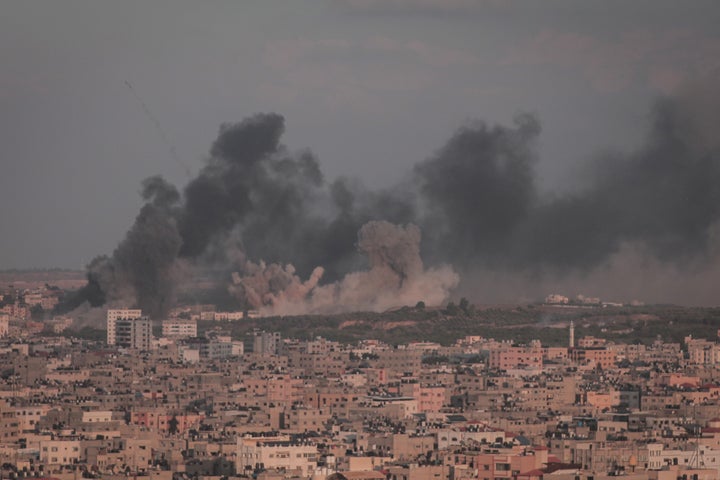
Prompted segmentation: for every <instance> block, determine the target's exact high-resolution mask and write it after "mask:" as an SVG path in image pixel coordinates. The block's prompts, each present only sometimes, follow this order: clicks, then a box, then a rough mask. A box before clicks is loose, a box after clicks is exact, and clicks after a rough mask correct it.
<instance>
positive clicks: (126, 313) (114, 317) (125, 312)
mask: <svg viewBox="0 0 720 480" xmlns="http://www.w3.org/2000/svg"><path fill="white" fill-rule="evenodd" d="M140 317H142V310H138V309H126V308H122V309H112V310H108V312H107V344H108V345H115V344H116V343H115V342H116V337H115V332H116V323H117V321H118V319H120V318H124V319H133V318H140Z"/></svg>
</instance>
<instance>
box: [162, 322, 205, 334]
mask: <svg viewBox="0 0 720 480" xmlns="http://www.w3.org/2000/svg"><path fill="white" fill-rule="evenodd" d="M162 334H163V337H176V338H178V337H180V338H182V337H197V320H187V319H182V318H172V319H169V320H163V322H162Z"/></svg>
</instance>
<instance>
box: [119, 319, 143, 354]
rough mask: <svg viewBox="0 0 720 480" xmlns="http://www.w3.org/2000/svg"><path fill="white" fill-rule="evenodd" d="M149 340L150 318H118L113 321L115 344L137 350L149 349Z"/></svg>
mask: <svg viewBox="0 0 720 480" xmlns="http://www.w3.org/2000/svg"><path fill="white" fill-rule="evenodd" d="M151 340H152V327H151V322H150V318H148V317H140V318H118V319H117V320H116V321H115V345H117V346H119V347H124V348H133V349H137V350H150V341H151Z"/></svg>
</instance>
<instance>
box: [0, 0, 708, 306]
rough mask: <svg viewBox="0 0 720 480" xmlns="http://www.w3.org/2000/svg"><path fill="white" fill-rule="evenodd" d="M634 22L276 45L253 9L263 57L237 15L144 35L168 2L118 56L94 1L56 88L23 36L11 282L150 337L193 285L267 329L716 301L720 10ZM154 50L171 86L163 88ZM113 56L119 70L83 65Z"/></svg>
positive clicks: (5, 263) (438, 13) (151, 11)
mask: <svg viewBox="0 0 720 480" xmlns="http://www.w3.org/2000/svg"><path fill="white" fill-rule="evenodd" d="M319 3H323V2H319ZM639 3H642V2H639ZM638 5H639V4H636V5H633V6H627V7H626V8H627V11H624V12H622V13H623V14H624V16H625V17H626V18H627V19H628V20H627V21H616V19H617V16H618V14H619V13H620V12H619V10H620V9H621V7H620V5H619V4H618V5H614V6H613V8H612V9H611V10H613V9H614V12H613V13H614V15H613V16H612V17H610V16H609V17H603V16H602V15H600V16H595V17H594V16H593V12H594V11H595V10H596V9H597V8H600V7H599V3H598V4H597V5H596V6H595V7H592V6H590V7H588V8H586V9H584V10H582V11H579V10H578V9H577V8H576V7H574V6H573V4H572V3H571V2H558V3H557V4H556V5H554V7H553V8H554V11H555V13H557V14H558V15H556V16H552V15H548V12H546V11H544V10H540V9H538V7H526V9H529V10H532V11H533V12H534V13H535V14H536V18H537V24H536V25H526V24H523V23H522V22H521V20H520V17H521V15H522V14H523V13H527V11H523V9H522V8H520V7H519V6H518V4H512V3H510V4H508V5H502V4H497V3H495V2H450V3H447V4H446V3H441V2H404V1H400V2H389V3H388V4H387V5H383V4H382V3H380V2H354V1H353V2H344V1H342V2H328V4H327V5H325V7H326V8H325V9H324V10H323V11H322V16H324V17H326V20H327V23H316V22H317V20H313V19H311V18H310V17H309V16H307V14H306V13H299V14H298V18H297V21H296V23H293V24H291V25H287V26H285V25H282V23H273V20H272V18H273V17H272V15H271V13H270V12H269V10H267V11H266V10H264V9H263V8H262V7H260V6H258V5H254V6H252V7H249V8H248V9H247V10H246V11H245V12H243V13H245V14H246V18H243V19H242V20H238V21H241V22H248V21H250V20H247V18H250V19H254V20H256V21H257V22H258V25H269V24H271V23H272V24H273V27H274V28H275V29H276V31H278V32H282V31H283V27H287V30H288V32H289V33H283V34H280V33H278V38H272V39H270V38H269V37H266V36H264V31H262V29H261V28H259V27H258V26H257V25H256V26H252V27H250V26H249V27H248V29H247V30H246V31H244V32H243V33H238V32H237V31H236V29H234V28H233V25H232V24H231V23H224V22H227V21H228V20H227V18H229V17H231V16H232V14H233V13H234V10H233V9H232V8H229V7H227V6H225V7H223V9H221V10H224V12H223V13H224V14H225V15H221V14H220V13H218V12H208V11H201V10H194V9H191V10H190V12H189V15H188V17H187V18H184V19H182V20H180V19H175V18H170V19H167V18H163V19H162V20H160V21H159V28H158V29H157V31H156V32H153V33H150V32H151V29H150V25H151V24H152V21H153V19H158V18H161V17H160V12H159V11H158V10H156V7H151V6H140V5H136V6H135V7H133V8H130V7H128V9H127V10H126V9H123V8H122V7H119V6H114V7H113V9H117V12H115V13H116V14H118V15H120V16H127V17H128V18H131V20H129V22H130V24H131V25H134V26H135V28H137V30H138V35H137V36H136V37H134V38H129V37H127V36H126V34H125V33H122V32H120V31H116V30H114V28H113V27H112V26H109V27H108V28H109V29H108V30H107V31H106V32H103V30H102V28H100V26H102V25H109V18H108V17H106V15H107V14H108V12H107V11H101V10H100V9H95V8H93V7H92V6H89V5H88V6H87V7H88V8H87V9H86V10H85V11H83V13H82V14H80V15H79V16H78V17H77V20H76V21H77V22H78V26H79V28H78V29H74V31H78V32H80V33H77V34H76V33H70V32H69V31H62V32H60V33H59V39H60V40H59V46H60V47H59V48H61V49H71V48H72V46H73V45H77V44H78V42H80V43H81V45H82V46H81V47H79V48H78V49H77V52H80V53H74V54H73V55H70V56H69V57H68V58H69V59H68V61H67V63H64V64H63V63H59V62H60V61H59V60H58V59H56V58H53V59H51V60H49V61H48V62H46V63H45V64H44V65H45V67H44V69H43V68H41V67H39V66H38V64H37V63H33V62H31V61H28V60H27V59H28V58H30V59H38V58H43V55H44V54H43V52H44V51H45V50H44V49H45V48H46V46H44V45H45V44H44V43H43V42H46V41H47V40H48V39H49V38H51V35H50V33H51V32H49V31H48V32H45V33H42V34H40V36H39V37H38V38H37V39H36V40H37V42H33V41H30V39H29V38H28V36H27V32H26V31H25V30H23V29H22V28H21V27H17V26H15V27H13V28H10V29H9V30H7V31H6V32H5V33H4V35H5V36H6V37H7V38H6V40H7V41H8V42H9V41H13V42H14V43H16V44H17V43H18V42H20V45H21V48H19V49H18V50H14V51H12V52H11V51H6V52H4V53H3V57H2V58H3V60H4V61H5V64H7V65H12V66H14V67H15V68H10V69H8V72H10V73H4V74H3V75H2V77H0V81H2V83H3V85H4V86H5V87H6V88H4V90H3V91H4V92H5V93H4V94H3V95H2V97H0V99H1V100H2V102H3V103H4V105H5V106H6V107H7V108H6V109H4V110H5V111H6V112H8V113H6V114H3V115H2V117H1V118H0V120H1V121H2V122H3V123H2V124H3V125H5V127H6V128H4V133H2V134H0V135H1V136H0V140H2V141H0V144H1V145H3V146H2V147H0V148H2V151H1V153H2V155H3V158H4V159H5V160H4V161H5V162H7V163H6V164H7V167H8V168H7V171H8V172H9V173H8V174H7V175H3V183H2V188H0V191H2V192H3V193H2V195H3V197H2V200H3V203H5V204H13V209H12V212H10V213H9V214H8V215H9V216H8V218H7V222H8V224H9V225H10V224H12V225H14V226H15V227H14V228H12V229H4V231H7V232H8V233H7V234H6V235H4V236H3V237H4V238H3V240H2V243H1V244H0V246H1V247H2V248H1V250H2V256H1V257H0V267H7V268H17V267H39V266H48V267H50V266H64V267H66V266H73V267H75V268H78V267H80V264H83V265H84V264H87V265H88V278H89V284H88V286H87V287H86V288H84V289H83V290H82V291H81V292H79V293H78V295H77V296H76V297H74V298H73V299H72V302H74V304H73V305H72V306H79V305H81V304H82V303H83V302H88V304H89V305H92V306H101V305H130V304H133V305H137V306H139V307H141V308H142V309H143V310H144V311H147V312H148V313H149V314H150V315H151V316H153V317H156V318H160V317H162V316H163V315H164V314H165V313H166V312H167V311H168V309H169V308H171V307H172V306H173V305H174V304H175V302H176V299H177V296H178V292H179V291H180V290H181V289H182V286H183V285H184V284H185V283H187V282H188V281H189V279H191V278H194V277H196V276H198V275H201V274H202V275H209V276H211V277H212V278H213V279H214V280H215V281H216V282H217V283H218V284H219V285H222V288H224V289H226V290H227V292H228V293H229V294H230V295H231V296H232V297H233V298H234V299H236V301H237V302H238V304H239V305H241V306H243V307H246V308H253V309H260V310H265V311H266V312H268V313H278V314H293V313H305V312H319V313H329V312H335V311H345V310H362V309H369V310H380V311H381V310H386V309H388V308H393V307H397V306H402V305H414V304H415V303H416V302H419V301H424V302H426V303H428V304H442V303H444V302H447V301H448V300H450V299H453V298H459V297H460V296H465V297H467V298H470V299H471V300H472V301H476V302H485V303H498V302H517V301H528V300H536V299H538V298H541V297H544V296H545V295H546V294H548V293H551V292H555V291H559V292H563V293H565V294H569V295H576V294H580V293H582V294H586V295H591V296H601V297H603V298H609V299H613V300H618V301H625V302H628V301H631V300H633V299H638V300H642V301H646V302H674V303H683V304H703V305H715V304H716V303H717V302H716V300H715V298H716V292H715V289H714V287H713V285H714V284H715V283H716V282H717V280H718V278H719V277H720V263H719V260H720V257H719V256H718V241H719V239H718V230H717V229H718V220H720V202H719V201H720V141H718V138H720V137H718V132H719V131H720V114H718V112H720V95H719V94H718V91H717V87H716V85H717V80H718V76H719V75H718V68H720V65H718V60H717V58H720V57H718V56H717V52H718V51H719V50H718V49H720V38H719V37H718V36H717V33H716V32H715V29H714V28H713V25H715V24H714V23H713V21H712V19H713V18H714V17H717V16H718V15H717V14H718V12H717V10H718V9H717V8H710V7H708V8H707V9H706V10H707V12H706V15H703V16H702V18H699V17H698V16H697V15H696V14H693V13H692V12H689V11H687V10H686V9H684V8H683V7H681V6H680V4H679V3H675V2H668V3H667V5H668V6H669V8H668V12H671V13H667V14H661V13H660V12H657V13H656V14H654V15H653V16H650V17H649V18H645V17H644V16H643V15H642V13H643V12H644V11H645V10H644V9H643V8H641V7H640V6H638ZM51 8H56V7H51ZM290 8H297V7H290ZM658 10H660V9H658ZM548 11H553V9H548ZM137 12H142V13H143V14H144V16H141V17H140V18H139V19H138V18H137V17H134V16H133V15H134V14H135V13H137ZM708 12H709V13H710V14H707V13H708ZM56 13H57V14H58V15H60V16H62V15H67V12H64V11H59V12H56ZM595 13H597V12H595ZM11 14H12V15H14V17H15V18H17V19H28V20H29V19H35V18H39V17H38V15H39V14H38V12H36V11H34V10H33V9H29V8H26V7H24V6H23V5H22V4H21V3H16V4H12V9H11ZM170 15H171V16H172V15H174V14H173V13H172V12H171V13H170ZM223 16H224V17H226V18H222V17H223ZM640 18H642V21H641V20H639V19H640ZM210 19H212V20H213V21H216V22H217V23H215V25H216V28H214V29H212V30H205V29H204V28H203V27H202V25H205V24H206V23H204V22H207V21H208V20H210ZM593 19H594V20H593ZM633 19H635V20H637V22H640V21H641V22H642V23H641V24H634V23H633V21H632V20H633ZM423 22H427V23H428V24H429V25H430V27H429V28H428V29H427V30H418V29H417V26H418V24H421V23H423ZM495 22H501V23H502V22H505V23H506V25H507V29H506V31H500V30H499V29H497V28H496V27H494V26H493V25H496V23H495ZM671 23H676V24H677V25H676V26H675V27H674V28H673V29H668V28H667V27H668V25H669V24H671ZM333 24H334V25H347V27H348V32H349V33H348V34H347V35H346V36H344V35H342V34H341V33H339V32H338V31H336V30H335V29H333V28H330V26H329V25H333ZM477 24H483V25H487V26H488V28H486V29H485V30H483V29H480V30H481V31H482V33H476V30H477V29H476V28H474V27H476V25H477ZM690 26H692V28H691V27H690ZM303 27H305V28H307V30H303ZM310 27H318V28H317V29H314V30H312V29H310ZM375 29H376V30H377V31H375ZM209 31H212V32H214V33H213V34H209V33H208V32H209ZM311 31H312V33H309V32H311ZM218 32H226V35H227V36H226V37H223V36H222V35H220V34H219V33H218ZM445 34H447V35H445ZM193 35H195V36H193ZM95 38H98V39H100V40H98V41H99V44H98V46H100V45H102V49H101V50H96V49H95V48H94V47H93V46H92V45H91V44H92V43H93V42H92V40H93V39H95ZM173 39H176V40H177V41H178V42H179V43H178V44H177V48H172V47H170V46H169V45H170V44H171V43H172V40H173ZM488 45H495V47H496V48H494V49H492V48H489V47H488ZM145 49H148V50H149V51H152V53H153V54H154V55H159V56H160V58H161V59H160V60H159V63H160V64H161V65H160V66H161V67H162V68H163V69H164V70H163V72H168V71H173V69H175V73H177V75H173V76H172V78H170V77H162V78H152V74H151V73H150V72H153V71H155V70H154V69H155V68H156V66H155V65H154V64H153V63H152V62H151V57H150V56H149V54H148V53H147V52H145V51H144V50H145ZM690 49H692V51H693V52H694V53H693V54H689V53H688V51H689V50H690ZM72 51H73V52H76V50H72ZM18 52H25V53H26V56H22V55H19V54H18ZM99 52H103V53H104V54H105V53H108V52H109V53H108V58H109V59H110V60H111V61H113V65H114V66H113V67H111V66H106V65H105V64H104V63H102V62H95V63H92V62H91V63H92V64H93V65H95V67H93V68H89V67H87V66H86V64H85V63H84V62H83V60H84V59H85V58H91V59H99V58H100V56H99ZM163 54H167V56H165V57H163ZM199 72H203V73H202V74H200V73H199ZM165 74H166V73H163V75H165ZM193 82H195V83H193ZM194 85H197V88H196V87H195V86H194ZM88 101H90V103H91V106H89V107H88V106H86V105H87V104H88ZM258 112H261V113H258ZM11 120H12V121H11ZM218 127H219V129H218ZM31 133H32V134H31ZM138 189H139V190H140V196H139V197H138V196H137V192H138ZM136 198H137V199H139V200H140V203H139V204H138V203H137V199H136Z"/></svg>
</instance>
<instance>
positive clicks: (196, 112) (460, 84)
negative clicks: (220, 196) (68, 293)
mask: <svg viewBox="0 0 720 480" xmlns="http://www.w3.org/2000/svg"><path fill="white" fill-rule="evenodd" d="M1 8H2V15H1V16H0V159H2V169H1V170H0V205H2V207H3V214H2V228H1V229H0V268H16V267H18V268H19V267H70V268H80V267H81V266H82V265H84V264H85V263H87V262H88V261H89V260H90V259H91V258H92V257H94V256H95V255H97V254H101V253H110V252H112V250H113V248H114V247H115V246H116V244H117V242H118V241H119V240H120V239H121V238H122V236H123V235H124V232H125V231H126V230H127V228H128V227H129V225H131V223H132V221H133V218H134V217H135V215H136V213H137V210H138V207H139V205H140V203H141V202H140V197H139V195H138V191H139V188H140V182H141V181H142V180H143V179H144V178H146V177H148V176H150V175H154V174H162V175H164V176H166V177H167V178H168V179H170V180H171V181H173V182H174V183H177V184H179V185H182V184H184V183H185V182H186V181H187V179H188V177H187V174H186V173H185V171H184V169H183V167H182V166H181V165H180V164H179V163H178V162H177V161H175V160H174V159H173V157H172V155H171V153H170V147H169V144H171V145H172V146H173V147H174V148H175V150H176V151H177V155H178V157H179V158H180V159H181V161H182V162H183V163H185V164H187V165H188V166H189V168H190V170H191V171H192V172H193V173H195V172H196V171H197V170H198V169H199V168H200V166H201V165H202V161H203V159H204V158H205V156H206V152H207V151H208V149H209V146H210V144H211V142H212V140H213V139H214V138H215V136H216V134H217V130H218V127H219V125H220V124H221V123H222V122H225V121H238V120H241V119H242V118H244V117H246V116H248V115H251V114H253V113H255V112H265V111H275V112H278V113H281V114H283V115H284V116H285V117H286V123H287V133H286V135H285V136H284V142H285V143H286V144H287V145H288V146H289V147H291V148H293V149H300V148H310V149H311V150H312V151H314V152H315V153H316V154H317V155H318V157H319V161H320V163H321V166H322V168H323V171H324V172H325V173H326V175H327V176H328V177H329V178H330V179H332V178H335V177H337V176H339V175H346V176H351V177H358V178H360V179H361V180H363V181H364V182H366V183H367V184H369V185H372V186H383V185H390V184H392V183H394V182H396V181H397V180H399V179H400V177H401V176H402V175H403V174H404V172H407V171H408V169H409V167H410V166H411V165H412V164H414V163H416V162H418V161H420V160H423V159H425V158H427V157H428V156H430V155H432V153H433V152H434V151H435V150H437V149H438V148H440V147H441V146H442V144H443V143H444V142H445V141H446V140H447V138H448V137H449V136H450V135H451V134H452V132H453V130H454V129H455V128H456V127H458V126H460V125H462V124H463V122H466V121H467V120H469V119H473V118H480V119H484V120H486V121H488V122H501V123H507V122H508V121H509V120H510V119H511V118H512V117H513V115H514V114H516V113H518V112H525V111H527V112H534V113H536V114H537V115H538V116H539V117H540V119H541V121H542V125H543V132H542V135H541V137H540V139H541V140H540V153H541V157H542V158H541V162H540V164H539V166H538V171H539V174H540V177H541V179H542V180H543V185H544V188H546V189H547V190H552V189H557V188H563V180H564V179H565V178H567V176H568V172H572V171H573V169H576V168H578V167H577V165H579V164H580V163H581V162H584V161H586V160H587V158H588V157H589V156H591V155H593V154H594V153H595V152H597V151H599V150H600V149H605V148H613V147H620V148H623V147H628V146H632V145H634V144H636V143H638V142H639V139H640V137H641V135H642V132H643V131H644V129H645V125H646V124H645V120H646V118H647V115H648V106H649V104H650V102H651V101H652V99H653V98H654V97H655V96H657V95H659V94H665V93H670V92H672V90H673V89H674V88H676V87H677V86H678V85H681V84H682V83H683V82H684V81H686V80H688V79H692V78H693V77H694V76H701V75H704V74H706V73H707V72H708V71H710V70H713V69H717V68H718V67H719V66H720V31H719V30H718V28H717V25H720V3H718V2H717V1H673V2H671V1H661V0H647V1H641V0H636V1H633V2H626V1H607V0H603V1H595V2H591V1H583V2H578V1H576V0H568V1H543V2H524V1H522V2H521V1H517V2H514V1H504V0H337V1H331V0H292V1H284V2H281V1H272V0H261V1H255V2H252V1H211V2H200V1H192V2H189V1H178V0H172V1H170V0H168V1H158V0H156V1H146V0H142V1H140V0H138V1H127V0H124V1H100V0H91V1H70V0H65V1H50V0H47V1H33V0H19V1H12V0H5V1H3V2H2V7H1ZM125 82H131V84H132V85H133V87H134V89H135V93H136V94H137V95H138V96H139V97H140V98H142V100H143V101H144V102H145V104H146V105H147V107H148V108H149V110H150V111H151V112H152V115H153V116H154V117H155V118H156V119H157V120H158V122H159V124H160V125H161V128H162V130H163V131H164V132H165V135H166V138H167V141H166V140H164V139H163V135H162V134H161V133H160V132H159V131H158V130H157V129H156V128H155V125H154V123H153V120H152V119H151V118H149V117H148V116H147V115H146V114H145V113H144V111H143V108H142V106H141V104H140V103H139V102H138V100H137V99H136V98H135V97H134V96H133V94H132V92H131V91H130V90H129V89H128V87H127V86H126V83H125Z"/></svg>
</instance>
